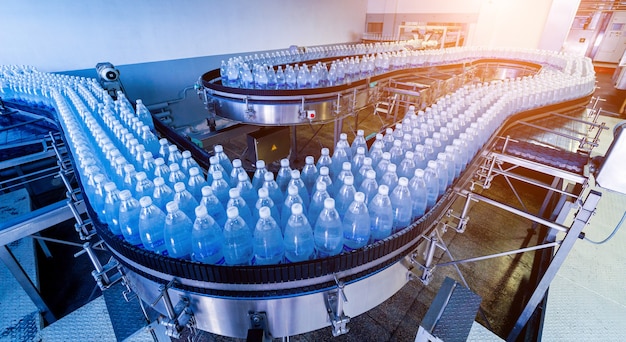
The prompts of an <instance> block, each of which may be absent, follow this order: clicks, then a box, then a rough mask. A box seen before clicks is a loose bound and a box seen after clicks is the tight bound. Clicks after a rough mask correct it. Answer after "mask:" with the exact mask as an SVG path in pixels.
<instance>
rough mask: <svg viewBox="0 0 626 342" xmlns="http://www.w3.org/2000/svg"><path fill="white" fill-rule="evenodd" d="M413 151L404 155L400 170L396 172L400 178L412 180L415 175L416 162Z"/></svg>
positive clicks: (399, 166)
mask: <svg viewBox="0 0 626 342" xmlns="http://www.w3.org/2000/svg"><path fill="white" fill-rule="evenodd" d="M414 157H415V156H414V155H413V151H407V152H406V153H405V154H404V159H402V161H401V162H400V165H398V169H397V170H396V172H397V173H398V177H406V178H407V179H411V178H412V177H413V175H414V174H415V160H414Z"/></svg>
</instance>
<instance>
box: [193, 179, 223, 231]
mask: <svg viewBox="0 0 626 342" xmlns="http://www.w3.org/2000/svg"><path fill="white" fill-rule="evenodd" d="M200 205H202V206H204V207H205V208H206V210H207V212H208V213H209V215H211V217H212V218H213V219H214V220H215V222H217V224H218V225H219V226H220V227H224V224H225V223H226V218H227V217H226V208H224V205H223V204H222V203H221V202H220V200H219V199H218V198H217V196H215V195H214V194H213V188H211V187H210V186H203V187H202V199H201V200H200Z"/></svg>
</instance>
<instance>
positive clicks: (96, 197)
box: [88, 174, 107, 222]
mask: <svg viewBox="0 0 626 342" xmlns="http://www.w3.org/2000/svg"><path fill="white" fill-rule="evenodd" d="M93 179H94V188H93V191H92V194H93V195H92V196H88V200H89V202H90V203H91V206H92V208H93V210H94V211H95V212H96V214H98V217H99V218H100V221H102V222H105V221H106V220H105V218H104V199H105V198H106V191H105V190H104V184H105V183H106V182H107V179H106V176H105V175H103V174H97V175H95V176H94V177H93Z"/></svg>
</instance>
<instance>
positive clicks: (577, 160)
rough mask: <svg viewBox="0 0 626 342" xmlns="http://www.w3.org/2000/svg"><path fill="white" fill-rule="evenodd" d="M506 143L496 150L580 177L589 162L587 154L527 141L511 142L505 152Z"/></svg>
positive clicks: (501, 141)
mask: <svg viewBox="0 0 626 342" xmlns="http://www.w3.org/2000/svg"><path fill="white" fill-rule="evenodd" d="M504 143H505V141H504V140H500V141H499V142H498V143H497V144H496V146H495V149H494V150H495V151H497V152H502V153H504V154H507V155H510V156H514V157H518V158H522V159H525V160H530V161H533V162H536V163H540V164H543V165H547V166H550V167H553V168H555V169H559V170H563V171H567V172H572V173H576V174H578V175H583V172H584V170H585V165H587V163H588V162H589V155H587V154H584V153H576V152H571V151H565V150H561V149H557V148H553V147H549V146H544V145H538V144H534V143H532V142H527V141H519V140H509V141H508V142H507V143H506V149H505V150H504V151H503V150H502V149H503V147H504Z"/></svg>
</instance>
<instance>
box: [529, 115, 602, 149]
mask: <svg viewBox="0 0 626 342" xmlns="http://www.w3.org/2000/svg"><path fill="white" fill-rule="evenodd" d="M517 123H518V124H521V125H524V126H528V127H532V128H535V129H538V130H542V131H545V132H550V133H552V134H556V135H560V136H562V137H565V138H568V139H571V140H574V141H578V142H579V143H580V144H581V145H584V144H589V145H591V146H593V147H597V146H598V144H596V143H594V142H589V141H586V140H585V139H580V138H578V137H575V136H572V135H569V134H565V133H561V132H558V131H555V130H552V129H548V128H545V127H541V126H537V125H534V124H531V123H528V122H526V121H518V122H517Z"/></svg>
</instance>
